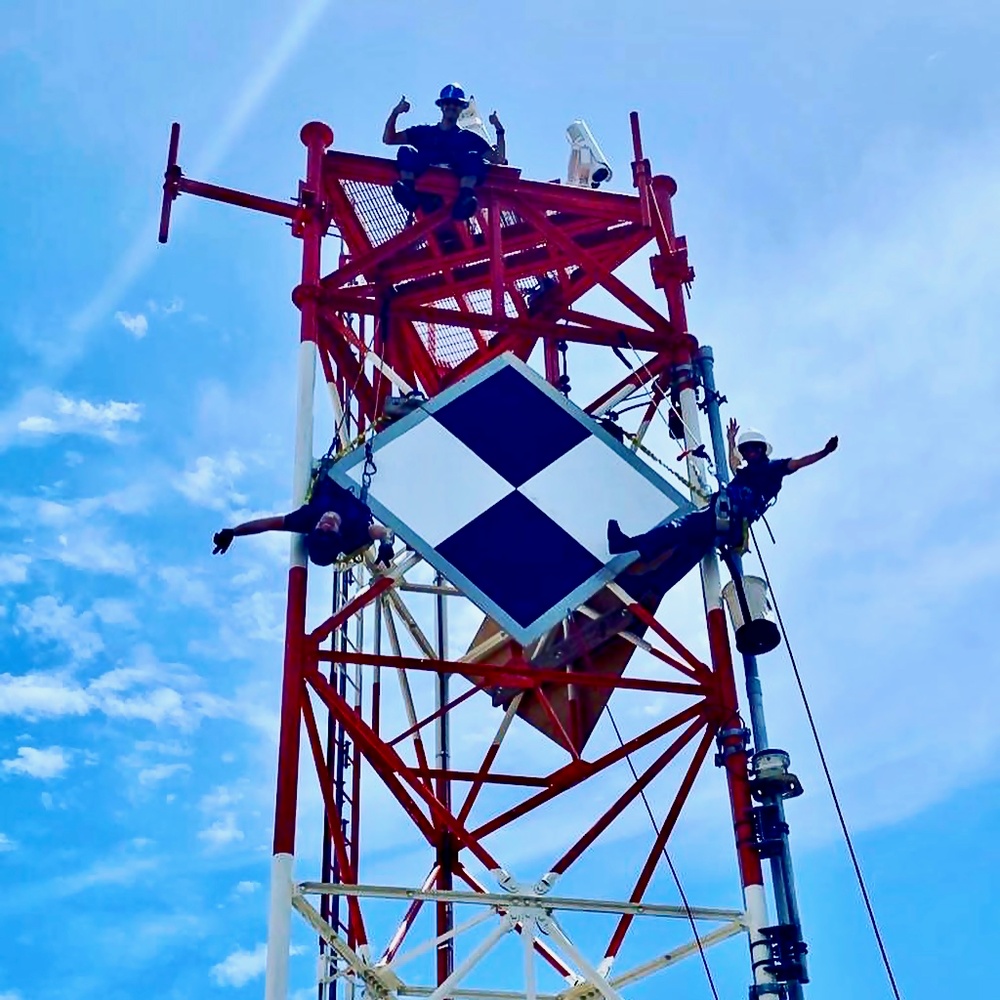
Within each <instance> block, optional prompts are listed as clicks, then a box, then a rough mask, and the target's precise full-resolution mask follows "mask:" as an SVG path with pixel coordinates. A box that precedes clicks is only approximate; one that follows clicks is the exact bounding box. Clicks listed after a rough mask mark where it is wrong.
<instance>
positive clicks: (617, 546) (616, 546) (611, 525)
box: [608, 521, 635, 556]
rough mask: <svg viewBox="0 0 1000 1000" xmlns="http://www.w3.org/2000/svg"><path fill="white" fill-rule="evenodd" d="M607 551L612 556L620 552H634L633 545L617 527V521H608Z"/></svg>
mask: <svg viewBox="0 0 1000 1000" xmlns="http://www.w3.org/2000/svg"><path fill="white" fill-rule="evenodd" d="M608 551H609V552H610V553H611V554H612V555H613V556H614V555H618V554H619V553H621V552H634V551H635V543H634V542H633V541H632V538H631V537H630V536H629V535H626V534H625V532H624V531H622V529H621V528H619V527H618V522H617V521H608Z"/></svg>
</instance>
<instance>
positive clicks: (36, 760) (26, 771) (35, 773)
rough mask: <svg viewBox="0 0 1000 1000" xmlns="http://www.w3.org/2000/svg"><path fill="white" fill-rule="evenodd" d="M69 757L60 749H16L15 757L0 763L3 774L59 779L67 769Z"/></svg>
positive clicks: (44, 779)
mask: <svg viewBox="0 0 1000 1000" xmlns="http://www.w3.org/2000/svg"><path fill="white" fill-rule="evenodd" d="M69 764H70V755H69V753H67V751H66V750H64V749H63V748H62V747H45V748H44V749H41V750H39V749H37V748H35V747H18V748H17V756H16V757H13V758H11V759H9V760H4V761H0V767H2V768H3V771H4V773H5V774H20V775H24V776H26V777H29V778H40V779H42V780H43V781H46V780H48V779H50V778H60V777H62V775H63V774H65V773H66V771H67V770H68V768H69Z"/></svg>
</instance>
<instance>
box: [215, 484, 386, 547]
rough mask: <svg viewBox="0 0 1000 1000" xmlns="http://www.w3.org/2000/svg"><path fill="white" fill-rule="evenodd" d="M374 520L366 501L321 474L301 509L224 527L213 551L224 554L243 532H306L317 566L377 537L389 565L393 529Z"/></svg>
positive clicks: (306, 543) (216, 538)
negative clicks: (231, 526) (390, 529)
mask: <svg viewBox="0 0 1000 1000" xmlns="http://www.w3.org/2000/svg"><path fill="white" fill-rule="evenodd" d="M373 521H374V518H373V517H372V512H371V510H370V509H369V507H368V505H367V504H366V503H363V502H362V501H361V499H359V498H358V497H356V496H355V495H354V494H353V493H352V492H351V491H350V490H346V489H344V487H342V486H340V485H338V484H337V483H335V482H334V481H333V480H332V479H331V478H330V477H329V476H321V477H320V479H319V480H318V481H317V482H316V484H315V486H314V487H313V490H312V494H311V496H310V497H309V500H308V501H307V502H306V503H305V504H303V505H302V506H301V507H299V508H298V510H293V511H292V512H291V513H289V514H279V515H277V516H275V517H260V518H257V519H256V520H253V521H244V522H243V523H242V524H237V525H236V526H235V527H233V528H223V529H222V530H221V531H217V532H216V533H215V535H214V536H213V538H212V541H213V542H214V543H215V548H214V549H213V550H212V551H213V554H214V555H222V554H223V553H225V552H226V551H227V550H228V549H229V546H230V545H232V544H233V539H234V538H236V537H239V536H242V535H259V534H261V533H262V532H265V531H292V532H297V533H298V534H300V535H305V546H306V552H307V553H308V555H309V558H310V560H312V562H314V563H315V564H316V565H317V566H330V565H331V564H332V563H334V562H336V560H337V559H339V558H340V557H341V556H343V555H350V554H352V553H355V552H357V551H359V550H362V549H366V548H367V547H368V546H369V545H371V544H372V542H376V541H377V542H379V543H380V544H379V549H378V558H377V560H376V561H377V562H380V563H384V564H385V565H386V566H388V565H389V563H390V562H391V561H392V533H391V532H390V531H389V530H388V529H387V528H384V527H383V526H382V525H380V524H374V523H372V522H373Z"/></svg>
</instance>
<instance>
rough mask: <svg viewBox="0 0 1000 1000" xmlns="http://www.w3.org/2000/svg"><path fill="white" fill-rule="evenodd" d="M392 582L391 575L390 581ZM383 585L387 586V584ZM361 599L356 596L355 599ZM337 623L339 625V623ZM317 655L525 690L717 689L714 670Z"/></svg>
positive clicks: (699, 691) (694, 691)
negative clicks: (675, 674) (664, 671)
mask: <svg viewBox="0 0 1000 1000" xmlns="http://www.w3.org/2000/svg"><path fill="white" fill-rule="evenodd" d="M387 579H388V578H386V577H382V578H381V579H380V580H379V581H378V583H383V582H385V580H387ZM392 582H393V581H392V580H391V579H389V585H391V584H392ZM378 583H376V584H373V585H372V587H370V588H369V590H368V591H366V592H365V593H366V594H368V593H370V592H371V590H372V589H373V588H374V587H375V586H377V585H378ZM382 589H385V588H384V587H383V588H382ZM362 596H364V595H362ZM358 599H359V598H356V599H355V600H358ZM366 603H367V602H366ZM331 621H332V619H331ZM327 624H329V623H327ZM337 624H339V622H338V623H337ZM333 627H334V628H336V624H335V625H334V626H333ZM324 628H326V626H324ZM327 635H329V631H327V632H326V633H325V634H322V635H320V636H319V640H318V641H320V642H321V641H322V640H323V639H325V638H326V636H327ZM316 636H317V633H316V632H314V633H312V635H311V636H310V639H311V640H316ZM316 659H317V660H320V661H331V660H332V661H336V662H339V663H360V664H362V665H368V666H383V667H400V668H402V669H404V670H422V671H429V672H431V673H460V674H464V675H465V676H466V677H481V678H483V680H484V681H487V682H490V681H492V682H493V683H495V684H498V685H500V686H501V687H517V688H521V689H523V690H533V689H535V688H537V687H540V686H541V685H543V684H576V685H578V686H580V687H592V688H621V689H624V690H628V691H660V692H663V693H666V694H687V695H696V696H699V697H704V696H705V695H707V694H712V693H713V691H714V688H713V687H712V686H711V682H712V677H711V674H709V676H708V677H707V678H706V681H705V683H704V684H684V683H681V682H678V681H661V680H653V679H647V678H638V677H620V676H619V675H618V674H601V673H595V674H581V673H576V674H573V675H572V676H570V675H569V674H567V673H566V672H565V671H564V670H548V669H544V668H542V667H532V666H525V667H524V668H518V667H514V666H512V665H510V664H505V665H504V666H502V667H498V666H494V665H493V664H488V663H466V662H465V661H463V660H430V659H427V660H421V659H418V658H416V657H412V656H385V655H383V654H375V653H356V652H353V651H352V650H347V649H345V650H339V649H338V650H332V649H320V650H317V652H316ZM706 685H707V686H706Z"/></svg>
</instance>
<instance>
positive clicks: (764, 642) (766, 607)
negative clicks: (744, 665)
mask: <svg viewBox="0 0 1000 1000" xmlns="http://www.w3.org/2000/svg"><path fill="white" fill-rule="evenodd" d="M742 589H743V594H744V596H745V601H746V606H745V608H744V602H743V601H741V600H740V590H739V589H738V587H737V584H736V581H735V580H730V581H729V583H727V584H726V585H725V587H723V588H722V598H723V600H724V601H725V602H726V607H727V608H728V609H729V618H730V620H731V621H732V623H733V631H734V632H735V633H736V648H737V649H738V650H739V651H740V652H741V653H746V654H748V655H750V656H759V655H760V654H761V653H769V652H771V650H772V649H775V648H776V647H777V646H778V644H779V643H780V642H781V633H780V632H779V631H778V626H777V625H776V624H775V623H774V621H773V620H772V618H771V613H772V611H773V607H772V605H771V600H770V598H769V597H768V593H767V583H766V582H765V581H764V580H762V579H761V578H760V577H759V576H745V577H743V588H742Z"/></svg>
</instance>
